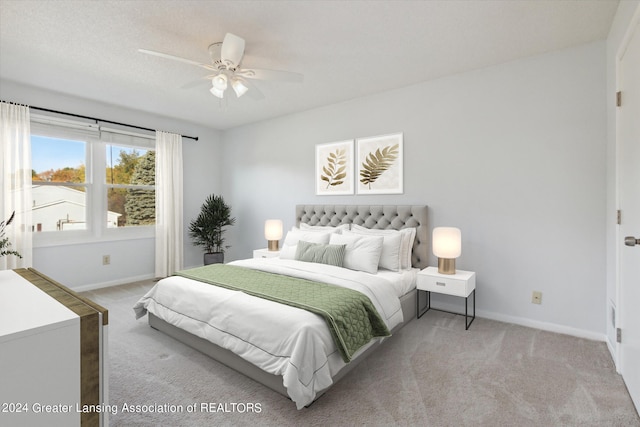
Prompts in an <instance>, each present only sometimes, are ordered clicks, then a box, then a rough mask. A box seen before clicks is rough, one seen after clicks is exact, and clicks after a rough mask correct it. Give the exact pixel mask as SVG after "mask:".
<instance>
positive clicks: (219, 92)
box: [209, 86, 224, 99]
mask: <svg viewBox="0 0 640 427" xmlns="http://www.w3.org/2000/svg"><path fill="white" fill-rule="evenodd" d="M209 92H211V93H212V94H213V95H215V96H217V97H218V98H221V99H222V98H224V91H223V90H220V89H218V88H216V87H215V86H214V87H212V88H211V89H209Z"/></svg>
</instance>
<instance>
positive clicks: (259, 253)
mask: <svg viewBox="0 0 640 427" xmlns="http://www.w3.org/2000/svg"><path fill="white" fill-rule="evenodd" d="M278 256H280V251H270V250H269V249H267V248H264V249H254V250H253V257H254V258H276V257H278Z"/></svg>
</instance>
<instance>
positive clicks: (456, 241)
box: [433, 227, 462, 259]
mask: <svg viewBox="0 0 640 427" xmlns="http://www.w3.org/2000/svg"><path fill="white" fill-rule="evenodd" d="M461 253H462V233H460V229H459V228H455V227H436V228H434V229H433V254H434V255H435V256H437V257H438V258H448V259H452V258H458V257H459V256H460V254H461Z"/></svg>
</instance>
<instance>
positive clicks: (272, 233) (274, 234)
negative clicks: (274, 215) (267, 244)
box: [264, 219, 282, 240]
mask: <svg viewBox="0 0 640 427" xmlns="http://www.w3.org/2000/svg"><path fill="white" fill-rule="evenodd" d="M264 238H265V239H267V240H280V239H282V221H281V220H279V219H268V220H266V221H265V223H264Z"/></svg>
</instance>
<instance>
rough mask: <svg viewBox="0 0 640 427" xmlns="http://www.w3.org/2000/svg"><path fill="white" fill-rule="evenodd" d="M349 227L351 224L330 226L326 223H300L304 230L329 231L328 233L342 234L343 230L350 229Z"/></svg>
mask: <svg viewBox="0 0 640 427" xmlns="http://www.w3.org/2000/svg"><path fill="white" fill-rule="evenodd" d="M348 229H349V224H342V225H339V226H337V227H330V226H324V225H309V224H307V223H304V222H301V223H300V230H303V231H320V232H324V233H327V232H328V233H338V234H340V233H341V232H342V231H343V230H348Z"/></svg>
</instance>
